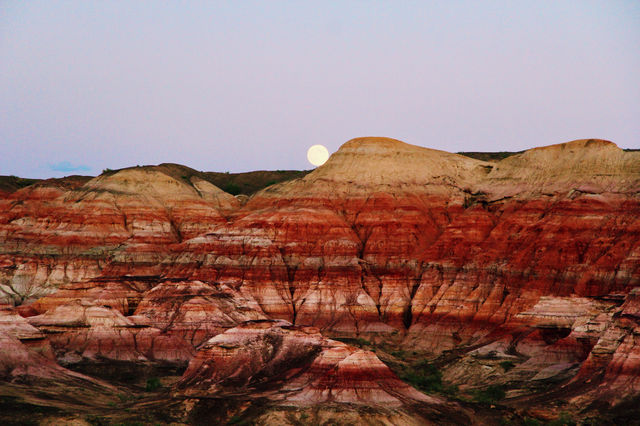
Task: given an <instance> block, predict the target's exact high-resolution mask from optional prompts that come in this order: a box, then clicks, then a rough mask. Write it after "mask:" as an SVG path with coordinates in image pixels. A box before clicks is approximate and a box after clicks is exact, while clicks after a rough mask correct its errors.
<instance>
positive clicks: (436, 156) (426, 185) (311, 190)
mask: <svg viewBox="0 0 640 426" xmlns="http://www.w3.org/2000/svg"><path fill="white" fill-rule="evenodd" d="M486 164H487V163H485V162H483V161H479V160H475V159H472V158H468V157H464V156H462V155H458V154H452V153H449V152H445V151H438V150H435V149H429V148H424V147H420V146H416V145H411V144H408V143H405V142H402V141H399V140H397V139H392V138H385V137H361V138H356V139H351V140H350V141H348V142H346V143H344V144H343V145H342V146H341V147H340V148H339V149H338V151H336V152H335V153H333V154H332V155H331V157H329V160H327V162H326V163H324V164H323V165H322V166H320V167H318V168H317V169H315V170H314V171H313V172H311V173H309V174H308V175H306V176H305V177H304V178H302V179H299V180H294V181H291V182H287V183H284V184H282V185H277V186H274V187H272V188H268V189H266V190H265V191H263V192H262V193H261V194H260V195H261V196H262V195H266V196H272V195H275V196H293V197H308V196H311V197H315V196H324V195H327V196H330V197H332V198H333V197H336V196H361V195H365V194H368V193H372V192H380V191H388V192H391V193H396V192H415V193H416V194H424V193H451V192H452V191H453V192H457V191H459V190H460V188H462V187H465V186H467V185H468V184H469V183H470V182H473V181H474V180H477V179H479V178H480V177H481V176H483V175H484V174H486V168H485V167H486Z"/></svg>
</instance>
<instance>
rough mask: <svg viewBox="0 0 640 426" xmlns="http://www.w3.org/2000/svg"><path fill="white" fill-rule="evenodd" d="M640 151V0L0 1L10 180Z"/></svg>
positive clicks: (1, 142) (1, 90)
mask: <svg viewBox="0 0 640 426" xmlns="http://www.w3.org/2000/svg"><path fill="white" fill-rule="evenodd" d="M367 135H374V136H389V137H394V138H397V139H401V140H404V141H406V142H409V143H412V144H416V145H421V146H426V147H431V148H436V149H442V150H446V151H451V152H456V151H499V150H509V151H513V150H521V149H526V148H530V147H534V146H540V145H548V144H552V143H559V142H565V141H568V140H572V139H579V138H591V137H593V138H604V139H609V140H612V141H614V142H616V143H617V144H618V145H619V146H621V147H623V148H640V2H638V1H612V0H607V1H537V0H536V1H528V2H524V1H450V0H446V1H445V0H443V1H440V2H428V1H414V2H409V1H356V0H353V1H327V0H323V1H275V0H274V1H271V0H270V1H257V2H251V1H228V2H217V1H206V2H205V1H203V2H199V1H188V2H177V1H175V2H160V1H153V2H152V1H108V2H107V1H80V0H78V1H63V2H61V1H51V0H49V1H17V0H16V1H6V0H5V1H0V175H7V174H14V175H19V176H25V177H50V176H63V175H68V174H73V173H78V174H98V173H100V171H101V170H102V169H103V168H107V167H108V168H112V169H113V168H120V167H126V166H131V165H136V164H140V165H143V164H157V163H161V162H176V163H181V164H185V165H187V166H190V167H193V168H195V169H198V170H209V171H233V172H236V171H248V170H258V169H309V168H311V167H312V166H311V165H310V164H309V163H307V160H306V150H307V148H308V147H309V146H311V145H314V144H323V145H325V146H327V148H328V149H329V151H330V152H334V151H335V150H336V149H337V148H338V147H339V146H340V145H341V144H342V143H344V142H345V141H347V140H348V139H351V138H353V137H358V136H367Z"/></svg>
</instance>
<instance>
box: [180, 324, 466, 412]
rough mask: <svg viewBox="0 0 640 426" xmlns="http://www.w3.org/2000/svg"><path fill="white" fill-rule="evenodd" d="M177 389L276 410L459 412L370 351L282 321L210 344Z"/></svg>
mask: <svg viewBox="0 0 640 426" xmlns="http://www.w3.org/2000/svg"><path fill="white" fill-rule="evenodd" d="M177 389H178V390H179V392H180V393H182V394H184V395H186V396H188V397H190V398H212V397H222V396H224V395H236V394H238V392H241V393H246V394H249V395H252V397H253V398H257V397H263V398H267V399H269V400H271V401H272V402H273V403H275V404H276V405H278V406H297V407H306V406H325V405H327V404H329V405H335V404H338V405H340V404H351V405H356V406H366V407H369V408H370V409H371V408H372V409H375V407H379V408H380V409H385V410H386V409H389V408H397V409H399V408H402V407H407V406H412V405H416V404H418V405H425V406H426V407H428V408H429V409H430V410H431V411H432V412H437V413H445V412H449V411H451V412H453V411H455V410H456V409H458V410H461V411H462V409H461V407H457V406H456V405H455V404H450V403H446V402H445V400H443V399H441V398H436V397H432V396H428V395H425V394H422V393H420V392H418V391H417V390H415V389H414V388H412V387H411V386H409V385H408V384H406V383H404V382H402V381H401V380H400V379H399V378H398V377H397V376H396V375H395V374H394V373H393V372H392V371H391V370H390V369H389V368H388V367H387V366H386V365H385V364H383V363H382V362H381V361H380V360H379V359H378V357H377V356H376V355H375V354H374V353H373V352H370V351H365V350H362V349H358V348H354V347H351V346H348V345H346V344H344V343H341V342H337V341H335V340H330V339H327V338H324V337H323V336H322V335H321V334H320V333H319V331H318V330H317V329H315V328H310V327H306V328H305V327H294V326H292V325H291V324H290V323H288V322H286V321H273V320H269V321H250V322H246V323H244V324H242V325H240V326H238V327H236V328H233V329H230V330H228V331H226V332H225V333H223V334H220V335H218V336H216V337H214V338H212V339H210V340H209V341H208V342H206V343H205V344H204V345H203V346H202V347H201V348H200V350H199V351H198V353H197V354H196V356H195V357H194V358H193V360H192V361H191V362H190V363H189V367H188V368H187V371H186V372H185V373H184V375H183V377H182V379H181V380H180V382H179V383H178V385H177ZM425 411H429V410H425ZM396 414H397V413H396ZM465 416H466V414H464V413H463V412H460V413H459V414H458V416H457V417H459V418H464V417H465Z"/></svg>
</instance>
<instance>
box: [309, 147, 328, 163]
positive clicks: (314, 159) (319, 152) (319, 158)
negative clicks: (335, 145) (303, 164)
mask: <svg viewBox="0 0 640 426" xmlns="http://www.w3.org/2000/svg"><path fill="white" fill-rule="evenodd" d="M328 159H329V151H327V148H325V147H324V146H322V145H313V146H312V147H311V148H309V150H308V151H307V160H309V162H310V163H311V164H313V165H314V166H322V165H323V164H324V163H325V162H326V161H327V160H328Z"/></svg>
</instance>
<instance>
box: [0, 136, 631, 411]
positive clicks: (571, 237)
mask: <svg viewBox="0 0 640 426" xmlns="http://www.w3.org/2000/svg"><path fill="white" fill-rule="evenodd" d="M639 218H640V153H639V152H624V151H622V150H621V149H619V148H618V147H617V146H615V144H613V143H611V142H607V141H602V140H579V141H573V142H569V143H566V144H559V145H552V146H547V147H542V148H534V149H532V150H528V151H525V152H523V153H517V154H514V155H511V156H509V157H507V158H505V159H503V160H500V161H497V162H491V163H489V162H484V161H479V160H476V159H473V158H468V157H464V156H461V155H456V154H450V153H446V152H442V151H436V150H431V149H427V148H422V147H417V146H413V145H408V144H405V143H403V142H400V141H396V140H393V139H387V138H359V139H354V140H352V141H349V142H347V143H345V144H344V145H343V146H342V147H341V148H340V150H338V151H337V152H336V153H335V154H333V155H332V156H331V158H330V159H329V161H328V162H327V163H326V164H325V165H323V166H321V167H319V168H317V169H316V170H314V171H313V172H311V173H309V174H307V175H305V176H303V177H301V178H298V179H295V180H291V181H287V182H283V183H278V184H275V185H272V186H270V187H267V188H266V189H264V190H262V191H260V192H258V193H256V194H255V195H253V196H252V197H251V198H250V199H249V200H248V202H246V203H245V200H238V199H237V198H235V197H233V196H231V195H229V194H227V193H225V192H224V191H221V190H220V189H218V188H217V187H215V186H214V185H212V184H211V183H210V182H209V181H208V180H206V175H205V174H202V173H200V172H195V171H193V170H191V169H188V168H185V167H183V166H177V165H162V166H157V167H140V168H131V169H123V170H120V171H116V172H109V173H106V174H103V175H101V176H99V177H97V178H94V179H91V180H89V181H86V182H83V181H78V182H76V184H74V185H69V184H67V183H64V182H62V183H61V182H60V181H55V180H51V181H43V182H39V183H37V184H34V185H31V186H27V187H25V188H22V189H19V190H16V191H13V192H10V193H5V194H4V195H2V198H0V297H2V298H3V300H4V302H5V303H9V304H11V305H14V304H17V305H21V306H19V307H18V308H17V312H20V314H21V315H22V316H24V317H27V319H28V323H29V324H31V327H36V328H37V331H38V333H41V334H42V336H45V337H42V338H39V339H41V340H42V341H46V343H47V344H48V345H50V351H52V354H53V355H55V357H56V358H57V360H58V361H59V362H61V363H63V364H65V365H69V366H71V365H80V364H86V363H105V362H107V363H108V362H116V361H117V362H128V363H133V364H135V365H142V364H144V365H147V364H165V365H167V364H168V365H174V366H184V365H186V364H187V363H188V362H189V361H190V360H191V363H192V365H193V362H195V361H196V360H198V362H199V363H200V364H201V365H209V364H208V363H210V361H207V359H209V360H211V359H217V358H216V357H219V356H222V355H220V353H218V352H216V351H217V350H218V349H220V347H219V346H215V345H214V346H211V348H218V349H216V350H213V349H211V348H210V349H211V350H209V349H206V350H205V349H201V347H202V345H203V344H204V348H208V347H209V346H208V345H210V343H211V342H214V343H215V342H216V340H215V339H218V338H220V339H226V338H227V337H224V338H223V337H222V336H234V337H233V338H234V339H237V338H239V337H238V336H237V333H239V331H233V332H232V331H231V330H230V329H233V330H244V331H242V333H245V334H243V336H245V337H243V339H244V338H248V337H246V335H252V336H254V337H255V336H257V335H260V336H263V335H264V333H266V332H265V331H264V329H263V328H260V327H257V326H256V325H255V324H256V323H255V322H254V323H251V322H250V323H249V324H253V325H252V327H253V328H250V331H248V330H249V329H246V328H242V327H241V328H240V329H236V328H234V327H236V326H238V325H240V324H243V323H245V322H246V321H256V320H266V319H279V320H285V321H288V322H290V323H292V324H294V325H295V326H299V327H316V328H317V329H318V330H320V332H321V333H323V334H324V335H325V336H333V337H346V338H360V339H366V340H368V341H370V342H371V343H372V344H374V345H375V344H377V345H387V347H388V348H389V350H388V351H387V352H393V350H395V352H398V351H405V352H407V353H415V354H417V355H415V356H418V357H422V356H424V357H428V358H429V359H433V360H436V361H437V362H438V363H439V364H438V365H441V366H442V373H443V378H444V380H445V381H447V382H448V383H452V384H456V385H458V386H459V388H460V389H461V391H462V392H474V391H475V390H477V389H481V388H482V387H484V386H486V385H487V384H490V383H493V384H496V385H500V386H505V387H506V388H507V390H508V392H507V399H506V400H505V401H506V402H507V403H508V404H510V406H512V407H514V409H518V410H521V409H523V410H527V409H529V408H530V407H536V406H543V407H545V408H544V409H545V410H546V412H547V414H548V415H551V416H553V415H557V414H558V413H559V411H560V410H569V411H572V410H573V411H575V412H579V411H580V410H583V409H586V408H587V407H591V405H590V404H591V402H593V401H595V400H600V402H599V404H600V405H599V406H598V407H596V408H597V410H600V411H602V412H606V411H607V409H608V408H607V407H609V404H618V403H620V402H621V401H623V400H625V399H628V398H631V397H633V396H634V395H637V394H638V392H640V389H639V388H638V383H637V380H636V378H637V376H638V365H637V364H638V362H637V360H638V357H639V356H640V355H639V352H638V351H639V349H638V348H639V346H638V343H637V341H638V337H637V336H638V333H640V328H639V323H638V315H637V312H636V311H637V310H638V309H637V306H636V305H637V300H636V299H637V297H636V296H637V294H636V293H637V290H635V289H636V288H640V219H639ZM256 327H257V328H256ZM227 330H229V331H227ZM261 330H262V331H261ZM278 330H279V331H277V332H276V331H274V333H276V334H278V335H280V334H282V335H286V336H289V335H292V334H294V335H295V336H296V337H295V339H302V340H303V341H306V340H308V339H307V338H306V337H304V336H302V337H301V335H300V333H302V332H298V331H296V332H294V331H291V330H293V329H291V330H285V329H283V328H282V327H280V328H278ZM32 331H33V330H32ZM225 331H226V333H225ZM221 333H224V334H221ZM234 333H235V334H234ZM242 333H241V334H242ZM216 336H218V337H216ZM212 338H213V340H209V339H212ZM287 338H288V337H287ZM252 339H253V337H252ZM256 339H257V337H256ZM260 339H263V337H260ZM260 339H258V340H260ZM305 339H306V340H305ZM313 339H315V340H314V341H316V343H314V344H310V346H309V345H307V343H305V344H303V345H302V346H303V347H310V348H316V349H313V350H312V352H313V353H314V354H316V352H314V351H321V352H322V351H324V352H322V353H325V352H326V353H327V354H328V355H327V356H329V355H330V354H333V352H336V354H337V353H338V352H340V353H341V354H342V353H343V352H344V354H345V356H346V357H347V358H349V357H351V355H353V354H354V353H356V352H352V351H354V349H348V348H346V347H342V346H339V345H338V346H334V347H332V346H331V345H333V343H331V344H329V343H326V341H325V340H322V339H321V337H319V336H316V337H314V338H313ZM313 339H312V340H313ZM263 340H264V339H263ZM205 342H209V343H205ZM318 342H324V343H318ZM262 344H263V343H260V345H262ZM296 345H297V344H296ZM327 345H328V346H327ZM260 347H261V346H260ZM317 348H321V349H317ZM198 349H200V350H198ZM310 350H311V349H310ZM332 351H333V352H332ZM258 352H259V351H258ZM318 353H320V352H318ZM194 354H196V355H195V358H194ZM348 354H351V355H348ZM53 355H52V356H53ZM246 355H247V356H249V355H248V354H246ZM316 355H317V354H316ZM387 355H389V354H387ZM243 356H244V355H243ZM283 356H284V355H283ZM290 356H293V357H294V358H295V356H297V355H295V356H294V355H287V356H286V357H285V358H287V357H290ZM318 356H319V355H318ZM340 356H341V355H340ZM369 356H370V355H365V352H362V354H361V355H358V356H354V357H353V359H355V360H357V362H356V363H355V364H356V365H357V368H356V370H357V369H358V368H359V369H362V370H363V371H364V370H366V368H368V366H369V365H371V364H373V365H375V364H376V362H377V361H375V360H373V359H369V358H368V357H369ZM389 356H390V358H384V357H383V359H386V360H387V361H389V360H390V361H391V362H397V363H399V364H398V365H402V363H403V362H406V360H402V359H401V357H398V356H391V355H389ZM203 357H204V358H203ZM309 357H310V358H309V359H311V358H312V357H311V355H309ZM335 357H337V355H335V356H334V355H331V356H330V357H329V358H331V359H337V358H335ZM303 358H304V357H303ZM322 358H323V357H322V356H320V359H322ZM238 359H245V358H242V357H241V358H238ZM287 359H289V358H287ZM309 359H307V358H305V360H309ZM313 359H319V358H313ZM376 359H377V358H376ZM394 359H395V360H394ZM310 362H311V361H310ZM313 362H315V361H313ZM318 362H320V361H318ZM505 363H507V364H505ZM200 364H199V365H200ZM217 364H220V363H217ZM221 365H223V364H221ZM308 365H309V368H308V370H307V371H308V372H313V374H314V375H312V376H308V375H307V376H304V375H301V376H299V377H300V378H301V379H300V380H303V381H304V382H305V383H306V384H301V385H300V389H306V390H305V391H301V395H316V396H314V397H313V398H311V397H308V398H307V396H305V397H304V398H303V399H305V398H307V399H309V398H310V399H309V400H313V401H315V403H317V404H325V403H327V401H326V400H323V399H322V398H323V397H321V396H319V395H322V392H323V391H318V392H316V391H311V390H310V389H311V388H309V386H310V385H309V383H313V382H314V381H318V380H320V379H319V376H318V375H322V374H324V373H322V371H323V370H322V369H323V368H325V367H326V365H325V366H324V367H322V368H320V367H318V368H315V367H313V363H310V364H308ZM507 365H508V366H509V367H508V368H506V367H504V366H507ZM270 368H271V367H270ZM194 369H195V367H193V368H192V367H189V369H188V370H187V375H186V376H185V378H183V380H182V381H181V382H180V385H179V388H180V389H183V393H185V394H189V392H190V391H193V392H196V393H197V392H200V391H203V390H206V391H207V392H209V391H211V388H210V387H206V386H205V388H202V383H203V382H202V381H197V380H196V381H193V380H191V381H190V379H189V377H192V375H193V374H196V373H195V372H194V371H195V370H194ZM338 370H339V369H338ZM214 373H215V374H214ZM214 373H212V374H214V376H215V377H216V380H218V381H219V380H221V379H220V378H221V377H223V376H224V375H225V374H228V371H226V370H225V369H224V368H223V369H221V370H219V371H215V372H214ZM198 374H199V373H198ZM207 374H208V373H207ZM260 374H263V373H260ZM308 374H311V373H308ZM214 376H212V377H214ZM198 377H200V376H198ZM194 380H195V379H194ZM203 380H204V379H203ZM216 380H214V382H215V381H216ZM394 380H395V379H394ZM320 381H322V380H320ZM189 383H191V384H192V385H193V388H192V389H191V390H189V386H188V385H187V384H189ZM207 383H209V382H207ZM212 383H213V382H212ZM216 383H217V382H216ZM358 386H359V385H358ZM363 386H364V387H365V388H366V387H368V386H373V385H371V384H366V383H365V384H363ZM398 386H400V385H398ZM398 386H395V385H394V386H393V387H398ZM207 389H209V390H207ZM215 389H217V388H215ZM372 389H373V388H372ZM554 389H556V390H558V389H562V391H563V392H567V393H568V395H570V398H568V400H567V401H566V405H563V406H562V407H558V408H557V410H556V409H555V408H549V406H548V404H547V402H546V401H548V400H549V398H553V397H554V396H553V395H554V394H553V392H552V391H553V390H554ZM216 392H217V391H216ZM225 392H226V390H225ZM314 392H315V393H314ZM349 392H351V393H353V392H352V391H349ZM372 392H373V393H374V394H375V395H378V396H379V397H380V398H382V399H381V400H384V399H385V398H387V399H388V398H390V397H388V396H385V393H384V392H386V391H382V393H380V392H381V391H379V390H375V391H372ZM550 392H551V393H550ZM356 393H357V392H356ZM292 398H294V397H293V396H291V397H289V399H290V400H293V399H292ZM314 398H315V399H314ZM545 398H547V399H546V400H545ZM294 399H295V398H294ZM373 399H375V398H373ZM413 399H415V400H419V398H418V399H416V398H413ZM556 399H557V395H556ZM351 402H353V401H350V403H351ZM370 402H371V401H369V402H367V404H369V403H370ZM405 408H406V407H405ZM405 408H403V410H405ZM596 408H594V409H596ZM603 410H604V411H603ZM196 411H197V410H196ZM472 411H473V410H472ZM403 413H405V414H406V413H408V411H406V410H405V411H403ZM405 414H402V415H405ZM270 415H273V416H275V417H274V419H276V418H278V416H280V415H281V414H277V413H275V412H271V414H270ZM474 415H476V416H477V415H479V414H478V412H477V411H476V412H475V414H471V416H472V417H473V416H474ZM273 421H274V422H275V421H276V420H273Z"/></svg>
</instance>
